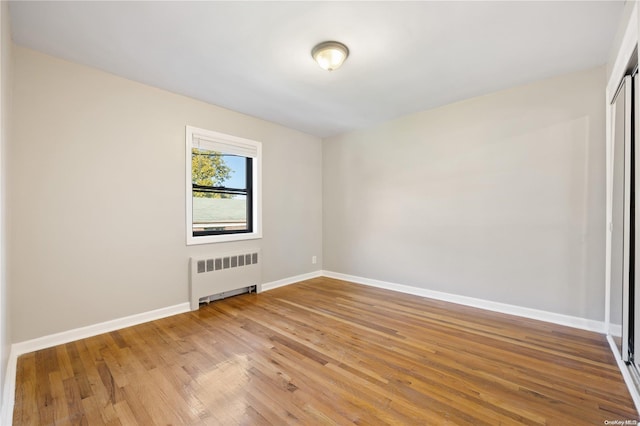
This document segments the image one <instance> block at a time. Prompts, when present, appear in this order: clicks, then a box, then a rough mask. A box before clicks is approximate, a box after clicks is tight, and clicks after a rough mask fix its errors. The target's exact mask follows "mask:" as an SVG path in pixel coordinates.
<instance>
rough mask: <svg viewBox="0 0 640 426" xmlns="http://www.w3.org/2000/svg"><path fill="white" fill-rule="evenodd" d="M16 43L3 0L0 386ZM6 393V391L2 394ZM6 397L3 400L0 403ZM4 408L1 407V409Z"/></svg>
mask: <svg viewBox="0 0 640 426" xmlns="http://www.w3.org/2000/svg"><path fill="white" fill-rule="evenodd" d="M12 51H13V43H12V42H11V30H10V24H9V3H8V2H6V1H3V2H0V54H1V59H0V61H1V62H0V81H1V83H0V84H1V87H0V98H1V102H2V103H1V106H0V123H1V124H0V127H1V128H2V131H1V133H0V389H1V388H2V386H1V384H4V383H5V375H6V368H5V366H6V365H7V360H8V358H9V350H10V346H11V336H10V335H9V331H10V327H9V315H8V311H7V297H8V294H7V279H6V261H5V258H6V255H5V253H6V251H5V241H6V237H5V235H6V226H5V217H6V214H5V205H6V203H5V193H6V191H5V185H6V179H5V174H6V166H5V164H6V160H5V152H6V149H5V147H6V145H7V141H8V140H9V137H10V129H11V119H10V118H11V92H12V78H13V55H12ZM2 397H4V393H3V394H2ZM4 404H7V401H4V400H3V401H0V406H2V405H4ZM2 412H3V410H0V413H2Z"/></svg>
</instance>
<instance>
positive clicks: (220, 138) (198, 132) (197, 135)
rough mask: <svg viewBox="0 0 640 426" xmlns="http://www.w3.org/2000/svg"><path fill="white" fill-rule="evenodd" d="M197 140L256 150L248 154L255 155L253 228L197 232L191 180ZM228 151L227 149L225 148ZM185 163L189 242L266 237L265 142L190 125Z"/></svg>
mask: <svg viewBox="0 0 640 426" xmlns="http://www.w3.org/2000/svg"><path fill="white" fill-rule="evenodd" d="M194 140H204V141H210V142H212V143H215V144H218V145H227V146H229V147H230V148H231V149H234V150H235V149H240V150H245V149H248V150H249V151H253V154H251V155H247V156H248V157H251V158H253V161H252V165H253V172H252V179H253V182H252V184H253V185H252V222H253V223H252V225H253V226H252V228H253V231H252V232H242V233H237V234H220V235H203V236H197V237H194V236H193V187H192V184H191V183H192V180H191V174H192V170H191V149H192V148H193V147H194V146H195V145H194ZM221 152H223V153H224V150H221ZM185 160H186V161H185V163H186V176H185V177H186V179H185V182H186V197H185V198H186V212H187V213H186V216H187V217H186V232H187V245H188V246H190V245H196V244H211V243H222V242H228V241H242V240H255V239H259V238H262V144H261V143H260V142H257V141H253V140H250V139H245V138H240V137H237V136H232V135H227V134H224V133H220V132H214V131H212V130H206V129H200V128H197V127H193V126H186V132H185Z"/></svg>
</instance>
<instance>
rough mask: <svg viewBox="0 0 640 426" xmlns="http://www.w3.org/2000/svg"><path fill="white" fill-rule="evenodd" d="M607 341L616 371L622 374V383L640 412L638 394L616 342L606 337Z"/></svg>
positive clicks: (639, 396)
mask: <svg viewBox="0 0 640 426" xmlns="http://www.w3.org/2000/svg"><path fill="white" fill-rule="evenodd" d="M607 341H608V342H609V346H610V347H611V352H613V355H614V356H613V357H614V358H615V359H616V363H617V364H618V369H619V370H620V373H622V378H623V379H624V383H625V384H626V385H627V389H628V390H629V394H630V395H631V399H633V403H634V404H635V406H636V410H638V411H639V412H640V394H639V393H638V388H637V387H636V384H635V382H634V380H633V377H631V372H630V371H629V366H627V364H625V362H624V361H622V358H621V357H620V352H619V351H618V347H617V346H616V342H615V341H614V340H613V337H611V336H607Z"/></svg>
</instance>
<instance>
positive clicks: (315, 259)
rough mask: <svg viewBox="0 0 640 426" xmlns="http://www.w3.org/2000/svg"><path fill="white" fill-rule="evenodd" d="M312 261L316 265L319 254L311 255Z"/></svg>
mask: <svg viewBox="0 0 640 426" xmlns="http://www.w3.org/2000/svg"><path fill="white" fill-rule="evenodd" d="M311 263H312V264H314V265H315V264H316V263H318V258H317V256H311Z"/></svg>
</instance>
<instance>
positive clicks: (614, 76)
mask: <svg viewBox="0 0 640 426" xmlns="http://www.w3.org/2000/svg"><path fill="white" fill-rule="evenodd" d="M636 44H638V4H637V3H635V4H634V5H633V10H632V11H631V15H629V22H627V28H626V29H625V31H624V36H623V38H622V43H620V48H619V49H618V53H617V56H616V59H615V62H614V63H613V67H612V68H611V74H610V75H611V76H610V77H609V81H608V82H607V99H606V100H607V104H610V103H611V101H612V100H613V98H614V96H615V94H616V90H617V89H618V85H619V84H620V80H622V77H624V73H625V71H626V68H627V65H628V64H629V59H631V55H632V54H633V51H634V49H635V48H636Z"/></svg>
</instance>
